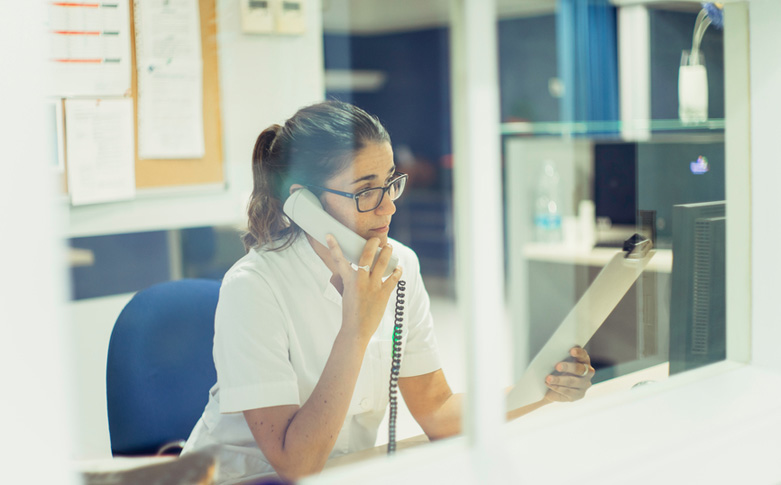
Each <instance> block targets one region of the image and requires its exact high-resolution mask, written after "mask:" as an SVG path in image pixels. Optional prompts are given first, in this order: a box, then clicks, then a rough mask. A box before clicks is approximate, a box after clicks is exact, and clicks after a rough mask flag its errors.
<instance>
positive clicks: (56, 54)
mask: <svg viewBox="0 0 781 485" xmlns="http://www.w3.org/2000/svg"><path fill="white" fill-rule="evenodd" d="M47 13H48V18H47V31H48V33H49V53H48V59H49V63H50V67H51V76H49V79H48V88H47V93H48V94H50V95H53V96H60V97H65V96H93V97H98V96H125V95H129V94H130V79H131V76H130V74H131V62H130V60H131V58H130V14H129V3H128V0H111V1H110V2H94V1H93V2H87V1H69V2H56V1H55V2H50V3H48V5H47Z"/></svg>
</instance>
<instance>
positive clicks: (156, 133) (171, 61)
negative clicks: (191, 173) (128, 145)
mask: <svg viewBox="0 0 781 485" xmlns="http://www.w3.org/2000/svg"><path fill="white" fill-rule="evenodd" d="M134 13H135V20H136V67H137V74H138V156H139V158H166V159H169V158H201V157H203V154H204V151H205V149H204V135H203V59H202V54H201V27H200V11H199V6H198V1H197V0H135V1H134Z"/></svg>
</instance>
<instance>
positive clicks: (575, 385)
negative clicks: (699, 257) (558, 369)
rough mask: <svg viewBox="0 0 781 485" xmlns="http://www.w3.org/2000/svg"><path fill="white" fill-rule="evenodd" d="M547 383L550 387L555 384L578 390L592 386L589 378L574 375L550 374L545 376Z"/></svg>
mask: <svg viewBox="0 0 781 485" xmlns="http://www.w3.org/2000/svg"><path fill="white" fill-rule="evenodd" d="M545 384H547V385H548V387H552V386H555V387H561V388H568V389H577V390H582V389H587V388H589V387H591V382H590V381H589V380H587V379H582V378H580V377H573V376H548V377H546V378H545Z"/></svg>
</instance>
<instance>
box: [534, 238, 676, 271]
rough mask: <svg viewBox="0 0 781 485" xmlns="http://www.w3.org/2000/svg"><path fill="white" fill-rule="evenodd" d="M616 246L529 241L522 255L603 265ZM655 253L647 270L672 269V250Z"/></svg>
mask: <svg viewBox="0 0 781 485" xmlns="http://www.w3.org/2000/svg"><path fill="white" fill-rule="evenodd" d="M619 251H621V250H620V249H618V248H590V249H585V248H576V247H572V246H569V245H566V244H542V243H529V244H526V245H524V247H523V256H524V258H526V259H527V260H530V261H543V262H548V263H564V264H576V265H584V266H605V265H606V264H607V263H608V262H609V261H610V260H611V259H612V258H613V256H615V254H616V253H617V252H619ZM654 251H655V252H656V254H655V255H654V257H653V258H651V260H650V261H649V262H648V266H647V267H646V270H647V271H654V272H657V273H670V272H671V271H672V251H670V250H669V249H656V250H654Z"/></svg>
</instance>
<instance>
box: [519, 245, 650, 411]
mask: <svg viewBox="0 0 781 485" xmlns="http://www.w3.org/2000/svg"><path fill="white" fill-rule="evenodd" d="M651 247H652V244H651V241H650V240H648V239H645V238H643V237H642V236H639V235H637V234H636V235H634V236H632V237H631V238H629V239H628V240H627V241H626V242H625V243H624V251H617V252H616V254H615V255H614V256H613V257H612V258H611V260H610V261H609V262H608V263H607V264H606V265H605V267H604V268H602V271H600V272H599V274H598V275H597V277H596V278H595V279H594V282H593V283H591V286H589V288H588V289H587V290H586V292H585V293H584V294H583V296H582V297H581V298H580V300H578V302H577V303H576V304H575V306H574V307H573V308H572V310H570V312H569V314H567V316H566V317H565V318H564V320H563V321H562V322H561V324H560V325H559V327H558V328H557V329H556V331H555V332H554V333H553V335H552V336H551V338H550V339H548V341H547V342H546V343H545V345H544V346H543V347H542V349H540V351H539V352H538V353H537V355H536V356H535V357H534V359H533V360H532V361H531V363H529V366H528V367H527V368H526V370H525V371H524V373H523V375H521V377H520V378H519V379H518V380H517V381H516V382H515V385H514V386H513V388H512V390H511V391H510V392H509V393H508V394H507V410H508V411H512V410H515V409H518V408H520V407H523V406H526V405H528V404H532V403H535V402H537V401H539V400H540V399H542V398H543V397H544V396H545V393H546V392H547V390H548V387H547V386H546V385H545V377H546V376H548V374H550V373H551V372H553V370H554V366H555V365H556V364H558V363H559V362H561V361H563V360H566V359H567V358H568V357H569V356H570V355H569V351H570V349H571V348H572V347H574V346H576V345H579V346H581V347H583V346H585V345H586V343H588V341H589V340H590V339H591V337H592V336H593V335H594V334H595V333H596V331H597V330H598V329H599V327H601V326H602V324H603V323H604V322H605V320H606V319H607V317H608V315H610V312H612V311H613V309H615V307H616V305H618V302H620V301H621V299H622V298H623V297H624V295H626V293H627V291H629V288H631V287H632V285H633V284H634V282H635V281H636V280H637V278H638V277H639V276H640V274H641V273H642V272H643V270H644V269H645V267H646V266H647V265H648V262H649V261H650V260H651V258H653V256H654V254H655V253H656V252H655V251H654V250H652V249H651Z"/></svg>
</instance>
